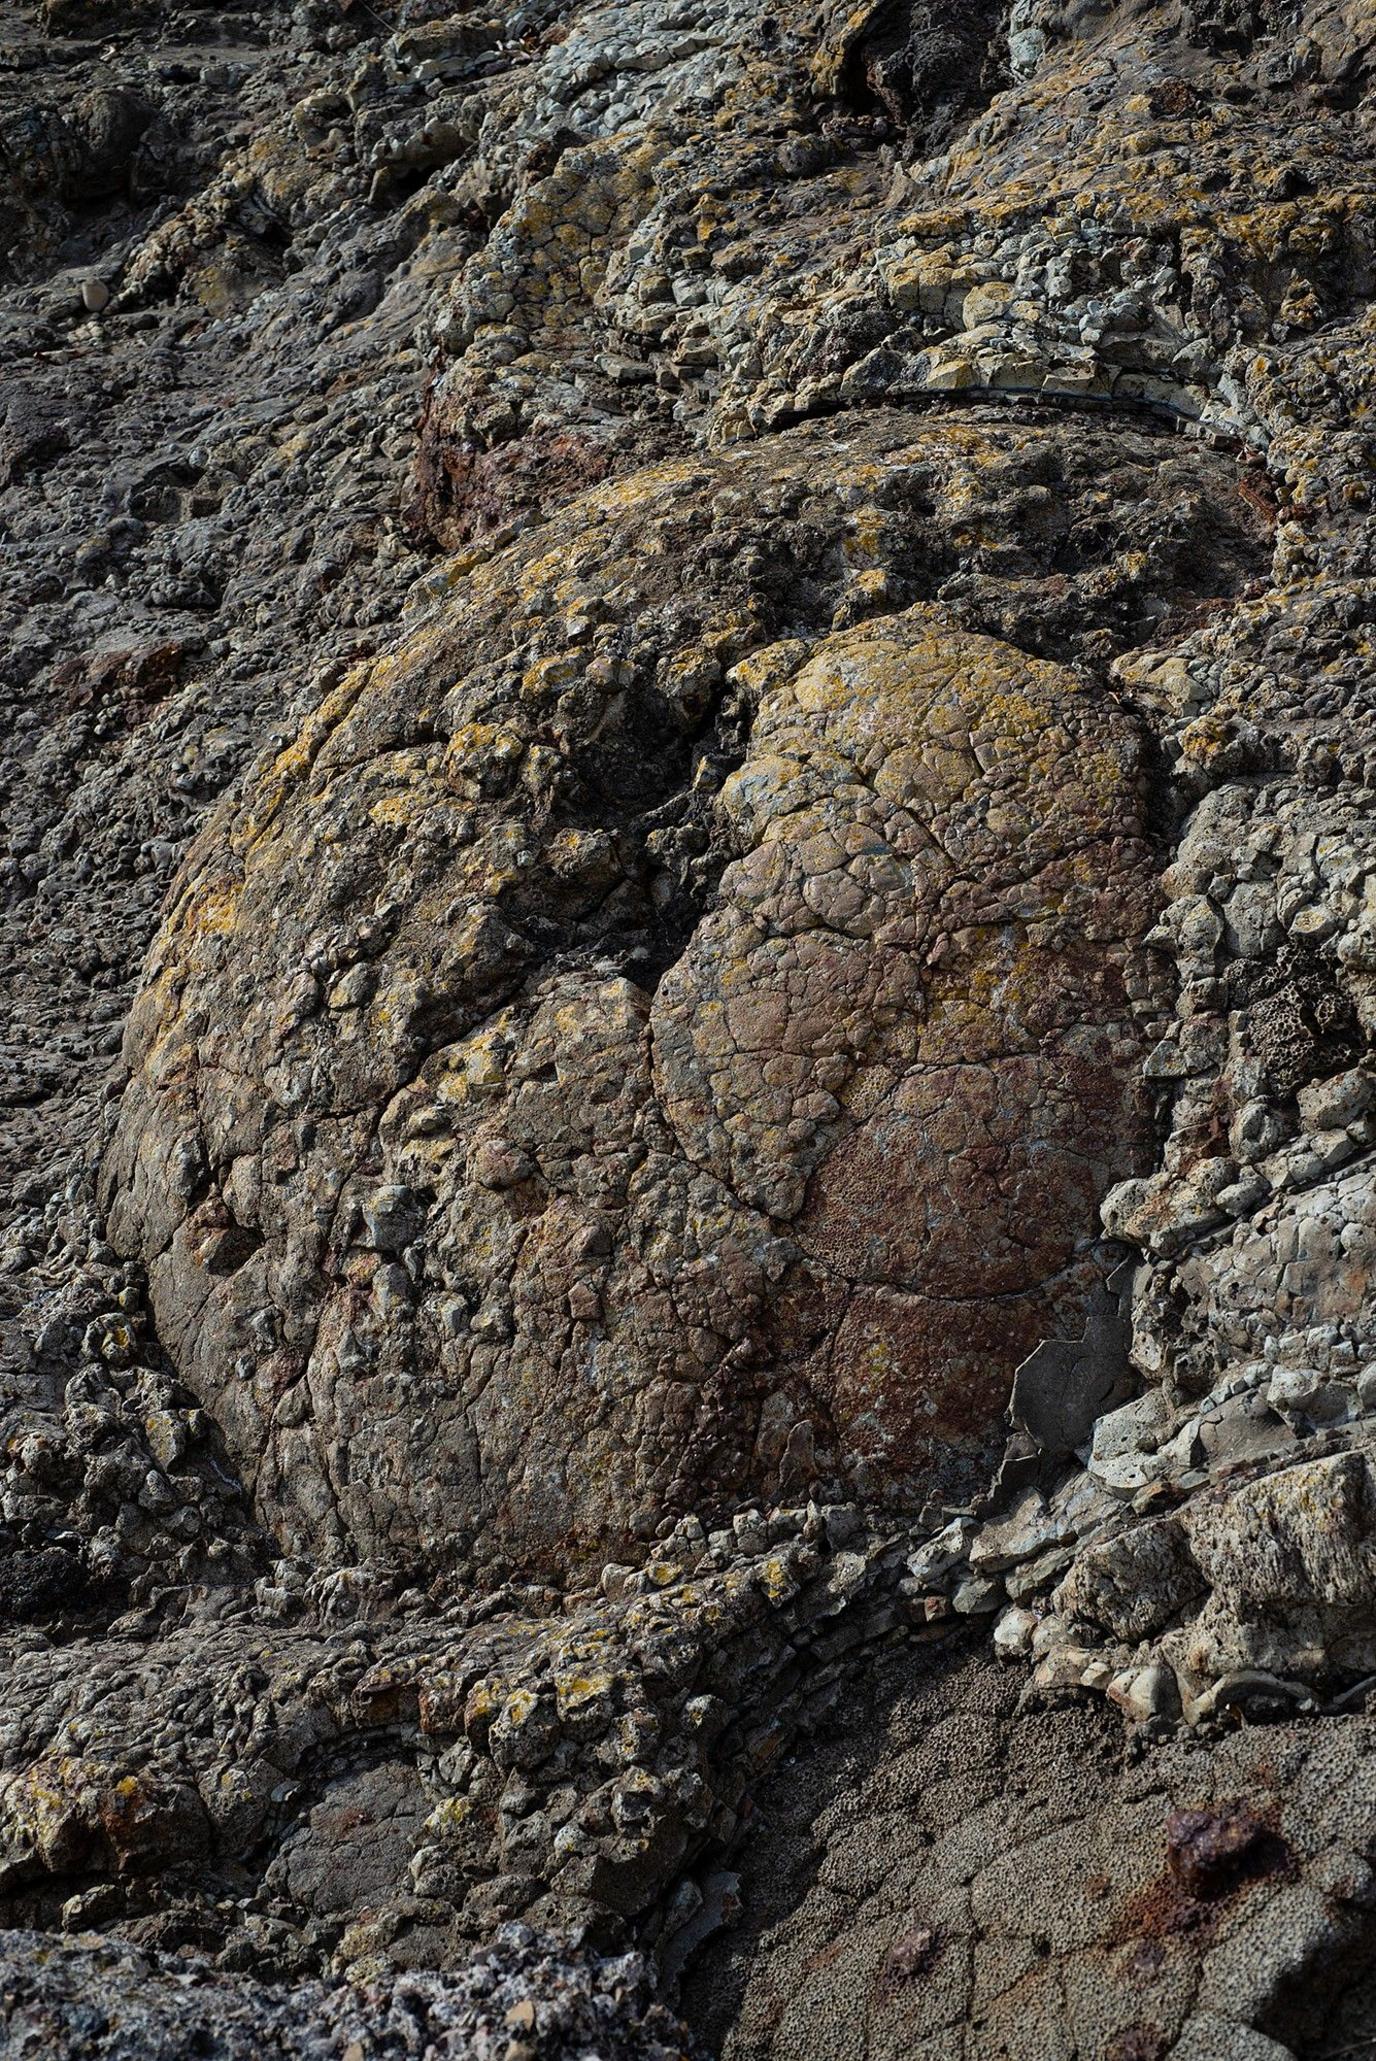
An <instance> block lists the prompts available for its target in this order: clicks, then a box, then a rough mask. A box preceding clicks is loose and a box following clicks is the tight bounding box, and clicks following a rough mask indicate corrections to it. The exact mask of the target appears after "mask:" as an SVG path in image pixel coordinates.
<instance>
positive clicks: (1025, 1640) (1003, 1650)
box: [994, 1604, 1037, 1660]
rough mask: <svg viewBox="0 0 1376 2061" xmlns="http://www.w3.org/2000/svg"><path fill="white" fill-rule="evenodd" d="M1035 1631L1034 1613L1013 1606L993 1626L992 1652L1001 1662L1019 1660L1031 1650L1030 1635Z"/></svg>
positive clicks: (1035, 1619)
mask: <svg viewBox="0 0 1376 2061" xmlns="http://www.w3.org/2000/svg"><path fill="white" fill-rule="evenodd" d="M1036 1629H1037V1618H1036V1614H1035V1612H1033V1611H1031V1610H1022V1609H1020V1608H1018V1606H1017V1605H1016V1604H1015V1605H1014V1607H1013V1608H1012V1609H1011V1610H1005V1611H1004V1612H1003V1614H1002V1616H1001V1617H1000V1618H999V1621H998V1623H997V1624H996V1625H995V1626H994V1651H995V1653H997V1654H998V1655H999V1657H1000V1659H1003V1660H1021V1659H1022V1657H1023V1655H1024V1654H1025V1653H1030V1652H1031V1650H1032V1634H1033V1633H1034V1632H1035V1631H1036Z"/></svg>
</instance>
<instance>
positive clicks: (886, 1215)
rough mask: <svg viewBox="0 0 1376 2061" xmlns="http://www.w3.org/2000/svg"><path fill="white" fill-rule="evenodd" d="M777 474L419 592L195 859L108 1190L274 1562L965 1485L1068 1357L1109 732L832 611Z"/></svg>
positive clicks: (963, 645) (1082, 1227)
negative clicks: (1035, 1372) (1013, 1416)
mask: <svg viewBox="0 0 1376 2061" xmlns="http://www.w3.org/2000/svg"><path fill="white" fill-rule="evenodd" d="M806 459H807V453H806V452H804V453H803V454H802V456H801V457H799V458H798V460H797V462H796V464H795V471H794V474H793V475H792V485H791V486H788V487H787V491H788V492H791V493H793V494H794V496H795V499H796V501H797V504H798V506H799V507H803V506H806V508H807V509H808V510H809V511H810V514H809V518H808V519H809V523H810V528H809V529H807V531H806V533H804V531H803V529H802V528H801V526H798V527H794V528H792V529H790V526H789V524H788V523H786V522H783V521H781V520H780V518H779V515H778V509H777V506H776V508H775V510H774V511H773V513H772V516H771V520H770V523H769V524H768V526H767V527H765V528H764V530H763V534H765V535H767V536H772V537H775V538H776V539H777V540H778V541H777V543H776V546H775V547H774V555H773V556H772V557H771V556H770V553H769V551H768V550H766V549H764V548H762V547H759V546H757V545H751V546H750V547H749V548H747V547H746V546H745V545H743V544H742V543H741V541H740V535H739V526H740V523H741V519H742V518H741V513H740V491H739V486H738V485H737V486H733V485H732V484H731V479H730V478H729V477H728V476H727V475H725V474H724V473H723V472H717V471H714V470H713V469H712V467H710V466H698V467H693V466H690V465H687V464H683V465H676V466H666V467H662V468H659V469H658V470H657V471H655V472H654V473H652V474H649V475H645V476H642V477H641V478H640V479H639V480H637V481H633V482H631V483H629V484H624V483H623V484H621V485H611V484H609V485H606V486H604V487H601V488H598V489H595V490H594V491H593V492H592V493H591V494H589V495H587V496H585V497H584V499H583V501H582V502H580V503H579V504H577V505H576V506H575V508H574V509H573V511H572V512H569V511H564V512H563V513H562V514H561V517H560V518H559V523H558V535H557V537H556V539H555V540H554V544H555V546H557V548H555V547H554V546H552V545H551V540H550V538H549V537H548V536H544V537H543V538H542V537H540V536H537V537H536V538H534V539H533V540H525V541H522V542H520V543H518V544H516V545H513V546H511V547H509V548H508V549H507V550H506V551H504V552H502V553H499V554H497V555H496V556H492V557H489V558H488V559H487V560H486V561H485V562H481V563H478V564H476V565H469V566H468V567H463V566H461V565H457V564H456V565H453V566H451V567H449V568H446V569H444V570H443V571H442V572H441V573H440V574H439V575H437V576H436V578H435V580H434V581H433V582H432V596H431V598H432V601H433V607H432V610H431V613H430V615H429V616H428V617H426V618H425V620H423V621H422V622H421V623H420V624H419V625H418V627H416V628H415V629H414V630H413V631H412V632H411V633H410V635H409V637H408V638H407V639H406V640H405V641H404V642H403V643H402V644H401V645H400V647H399V648H398V649H397V650H395V651H394V652H392V653H391V654H389V655H387V656H385V657H382V658H379V659H376V660H373V661H370V662H367V663H365V664H362V665H360V666H358V667H357V668H356V669H355V670H354V671H353V672H352V673H351V674H349V675H348V676H347V677H346V678H345V679H344V680H343V681H342V683H341V684H340V685H338V686H337V687H336V688H335V690H334V691H333V692H332V693H331V694H330V695H329V696H328V697H327V698H326V700H325V701H324V703H323V705H322V706H321V708H320V709H319V711H318V712H317V713H316V714H315V715H314V716H312V717H311V719H310V720H309V721H308V722H307V723H306V724H305V726H304V728H303V729H302V731H301V732H300V734H299V736H297V737H296V738H295V739H294V740H293V741H292V742H291V743H290V744H289V745H288V746H287V747H286V748H285V749H282V750H280V751H278V752H276V753H271V754H269V755H267V756H266V757H265V758H264V759H263V760H262V761H261V762H260V764H259V766H258V767H257V769H256V770H255V772H254V773H253V775H252V776H251V778H250V780H249V782H248V784H247V787H246V789H245V792H244V794H243V796H242V798H241V799H240V800H239V801H238V802H237V803H236V804H235V805H234V806H233V807H232V808H230V809H228V810H227V811H225V812H223V813H222V814H221V816H220V817H219V818H218V819H217V821H216V823H215V824H214V825H213V826H212V827H211V829H210V831H209V832H208V833H207V834H206V835H205V836H204V837H203V838H202V839H201V840H200V842H199V844H198V846H197V847H196V849H195V851H194V853H193V855H192V858H191V860H190V862H189V864H188V867H187V870H186V873H185V875H184V877H183V879H182V881H181V882H180V884H179V887H178V890H177V892H176V894H175V896H174V899H173V902H172V904H171V906H170V908H169V910H168V913H167V916H166V919H165V922H164V925H163V929H162V932H161V935H160V937H159V940H158V942H157V944H156V947H155V949H154V952H153V955H152V958H151V961H150V964H149V968H148V973H147V982H146V986H145V989H144V992H143V994H142V997H141V999H140V1002H139V1003H138V1005H137V1007H136V1009H135V1012H134V1015H133V1018H132V1020H131V1025H130V1030H129V1035H128V1040H127V1043H126V1059H127V1062H128V1065H129V1069H130V1078H129V1081H128V1085H127V1087H126V1089H125V1092H124V1095H123V1100H122V1103H121V1106H120V1111H119V1117H118V1124H117V1128H116V1131H115V1135H114V1138H113V1141H112V1143H111V1145H110V1148H109V1151H108V1153H107V1157H106V1162H105V1167H104V1177H103V1178H104V1196H105V1200H106V1203H107V1208H108V1214H109V1220H110V1225H111V1236H112V1238H113V1239H114V1241H115V1243H116V1244H117V1246H118V1247H119V1248H120V1249H121V1250H122V1251H124V1252H126V1253H134V1254H138V1255H139V1256H140V1257H142V1258H143V1259H144V1260H145V1261H146V1263H147V1266H148V1270H149V1278H150V1284H151V1294H152V1300H153V1306H154V1311H155V1315H156V1319H157V1323H158V1326H159V1331H160V1335H161V1337H162V1340H163V1342H164V1344H165V1346H166V1348H167V1350H168V1351H169V1353H170V1354H171V1356H172V1358H173V1360H174V1362H175V1363H176V1365H177V1367H178V1368H179V1370H180V1372H181V1374H182V1376H183V1378H184V1379H185V1381H186V1382H187V1383H188V1385H189V1386H190V1388H191V1389H192V1390H193V1391H194V1392H195V1394H196V1395H197V1396H198V1398H199V1399H200V1400H201V1401H202V1402H203V1403H204V1404H205V1406H206V1407H207V1408H208V1409H209V1410H210V1411H211V1412H213V1414H214V1415H215V1417H216V1418H217V1420H218V1422H219V1423H220V1425H221V1426H222V1428H223V1431H224V1434H225V1436H226V1439H227V1441H228V1444H229V1448H230V1450H231V1452H232V1453H233V1455H234V1457H235V1460H236V1461H237V1463H238V1464H239V1465H240V1466H241V1468H242V1469H243V1471H244V1475H245V1478H246V1480H247V1481H248V1483H249V1485H250V1488H251V1491H252V1493H253V1495H254V1497H255V1500H256V1504H257V1507H258V1509H259V1511H260V1513H261V1515H262V1516H263V1518H264V1520H265V1522H267V1523H268V1524H269V1525H270V1526H271V1527H272V1528H273V1529H274V1531H275V1532H276V1534H277V1536H278V1538H279V1539H280V1541H281V1543H282V1545H283V1547H284V1548H285V1549H287V1550H289V1551H292V1552H297V1553H301V1554H306V1555H309V1556H311V1557H313V1558H316V1559H323V1560H335V1561H347V1560H351V1559H356V1558H359V1557H361V1556H381V1557H386V1558H391V1559H394V1560H396V1561H399V1562H402V1563H405V1564H408V1565H415V1566H418V1567H437V1566H450V1567H456V1568H461V1567H462V1566H464V1565H465V1564H467V1563H468V1562H469V1561H470V1560H477V1561H480V1562H483V1563H488V1564H492V1563H501V1564H507V1565H512V1566H524V1567H536V1566H541V1565H544V1566H550V1565H557V1566H567V1565H568V1564H570V1562H571V1561H579V1560H590V1559H593V1558H594V1557H595V1556H596V1555H598V1554H605V1553H606V1552H608V1551H611V1552H615V1551H616V1550H617V1548H618V1543H619V1542H620V1543H623V1544H624V1542H625V1540H626V1539H627V1537H628V1535H630V1534H636V1535H639V1536H641V1537H646V1536H649V1535H651V1534H652V1532H653V1530H654V1528H655V1526H656V1525H657V1524H658V1523H659V1521H660V1520H661V1519H662V1518H663V1517H664V1516H665V1515H666V1514H670V1513H672V1512H674V1511H676V1510H681V1509H682V1508H684V1507H690V1508H699V1509H702V1510H703V1511H704V1512H705V1511H707V1510H708V1509H709V1508H710V1507H712V1506H720V1505H721V1504H723V1503H728V1504H729V1502H730V1500H731V1499H732V1498H733V1497H738V1496H740V1495H742V1494H747V1493H754V1492H765V1493H770V1494H780V1493H782V1494H788V1495H791V1496H797V1495H804V1494H808V1493H822V1494H827V1493H833V1492H835V1491H836V1489H837V1488H841V1489H845V1490H847V1491H855V1490H858V1491H860V1492H861V1493H863V1494H865V1495H867V1496H870V1497H873V1498H879V1499H889V1500H894V1501H898V1502H910V1501H913V1500H918V1501H920V1500H922V1499H924V1498H925V1497H926V1496H927V1495H928V1494H929V1493H930V1492H931V1491H932V1489H933V1488H934V1487H943V1488H952V1489H963V1488H964V1487H966V1486H968V1484H969V1482H970V1480H971V1479H972V1476H973V1471H974V1470H975V1468H976V1467H977V1466H978V1465H981V1464H982V1463H983V1462H984V1460H985V1459H987V1457H988V1454H989V1453H990V1451H991V1450H992V1449H993V1447H994V1446H995V1445H996V1444H997V1439H998V1429H999V1420H1000V1417H1001V1413H1002V1410H1003V1407H1004V1403H1005V1400H1006V1396H1007V1391H1008V1386H1009V1381H1010V1377H1011V1374H1012V1371H1013V1369H1014V1367H1015V1366H1016V1364H1017V1362H1018V1361H1019V1360H1020V1359H1021V1358H1022V1357H1023V1356H1024V1355H1025V1354H1026V1353H1027V1352H1028V1351H1029V1350H1030V1349H1031V1347H1032V1346H1033V1345H1034V1344H1036V1342H1037V1341H1038V1340H1039V1339H1040V1338H1041V1337H1043V1336H1045V1335H1046V1334H1047V1333H1048V1332H1049V1331H1054V1330H1056V1329H1065V1328H1066V1327H1067V1326H1069V1327H1070V1328H1072V1329H1073V1328H1075V1325H1076V1322H1077V1319H1078V1314H1079V1305H1080V1302H1081V1299H1082V1295H1083V1291H1084V1286H1085V1282H1086V1278H1087V1268H1088V1264H1089V1263H1088V1261H1087V1259H1086V1258H1085V1247H1086V1244H1087V1242H1088V1241H1089V1240H1091V1239H1092V1237H1093V1235H1094V1231H1095V1224H1096V1210H1097V1204H1098V1200H1099V1198H1100V1196H1101V1195H1102V1193H1103V1192H1104V1190H1105V1189H1106V1188H1107V1187H1108V1186H1110V1185H1111V1184H1112V1183H1113V1182H1114V1181H1115V1180H1117V1179H1119V1178H1121V1177H1122V1176H1123V1175H1124V1174H1126V1173H1128V1172H1131V1171H1132V1170H1133V1169H1134V1167H1135V1166H1136V1165H1138V1164H1140V1163H1141V1152H1142V1147H1143V1144H1144V1129H1143V1116H1142V1112H1141V1110H1140V1108H1139V1106H1138V1099H1137V1093H1138V1091H1137V1087H1136V1080H1137V1064H1136V1062H1137V1058H1138V1055H1139V1051H1140V1047H1141V1033H1140V1032H1139V1030H1138V1029H1137V1028H1136V1027H1135V1024H1134V1004H1133V1002H1132V1000H1131V999H1130V995H1132V994H1136V993H1137V992H1138V988H1137V986H1136V984H1135V983H1136V979H1137V977H1138V972H1139V971H1140V969H1139V967H1138V959H1137V955H1138V953H1139V950H1140V939H1141V937H1142V935H1143V934H1144V932H1145V930H1146V929H1147V927H1148V926H1149V924H1150V921H1151V918H1152V906H1153V896H1154V890H1153V864H1152V854H1151V849H1150V843H1149V840H1148V838H1147V835H1146V832H1145V828H1144V815H1145V801H1144V787H1145V780H1144V772H1143V766H1142V762H1141V755H1140V750H1139V741H1138V736H1137V732H1136V728H1135V726H1134V724H1133V722H1132V720H1131V719H1130V717H1128V716H1127V715H1126V714H1125V713H1124V712H1122V711H1121V710H1120V709H1119V708H1117V707H1116V706H1115V705H1114V704H1113V703H1112V702H1111V701H1110V700H1109V699H1108V697H1107V696H1106V695H1105V694H1104V693H1103V692H1102V691H1100V690H1098V689H1095V688H1092V687H1090V686H1087V685H1085V684H1084V683H1082V682H1081V681H1080V680H1078V679H1077V678H1076V677H1075V676H1074V675H1072V674H1070V673H1069V672H1067V671H1065V670H1063V669H1061V668H1059V667H1057V666H1055V665H1053V664H1050V663H1048V662H1046V661H1044V660H1039V659H1035V658H1031V657H1028V656H1026V655H1024V654H1023V653H1021V652H1019V651H1017V650H1015V649H1013V648H1012V647H1011V646H1009V645H1007V644H1003V643H1000V642H997V641H995V640H993V639H990V638H988V637H985V636H981V635H976V634H973V633H971V632H969V631H967V630H964V629H962V628H961V627H959V626H958V624H957V622H956V621H955V619H954V618H953V617H952V616H951V615H950V614H949V613H948V612H945V611H942V610H940V609H937V608H934V607H928V606H916V607H913V608H909V609H907V610H906V611H900V612H895V613H893V614H890V615H886V616H882V617H880V618H877V619H873V620H869V621H862V622H860V623H858V624H856V625H854V626H853V627H848V628H847V627H843V628H833V627H832V626H831V625H832V620H833V613H834V604H835V594H834V592H831V593H828V591H827V589H826V586H825V581H826V579H827V578H829V577H831V574H830V573H829V572H828V570H827V568H828V567H829V566H830V565H831V564H832V563H833V560H834V559H835V556H836V554H835V551H834V548H833V547H834V542H835V537H836V535H837V533H838V531H839V528H840V523H841V517H840V515H839V513H838V512H837V510H838V509H839V508H840V507H841V506H842V504H843V498H844V497H843V495H842V493H841V489H842V487H843V486H844V481H845V477H846V471H845V468H846V464H847V459H846V453H845V450H844V447H833V449H832V453H831V457H830V460H829V461H828V462H829V463H830V465H831V468H832V470H831V474H830V476H828V474H827V471H826V467H825V466H824V465H823V464H822V462H821V460H820V459H819V458H818V456H817V454H816V453H815V452H814V453H813V455H812V461H811V464H810V466H809V464H808V463H806V462H804V461H805V460H806ZM750 462H751V461H749V460H744V459H743V460H740V461H738V462H737V465H736V470H735V475H734V477H735V480H736V482H738V483H739V481H741V480H742V479H745V480H747V481H748V479H749V463H750ZM771 464H772V466H773V468H774V469H773V471H771V472H770V474H769V475H768V477H769V479H770V480H771V481H773V482H774V486H773V487H772V488H771V491H774V492H776V493H778V492H783V491H784V489H782V488H779V487H778V484H777V481H778V465H779V461H778V458H777V456H775V457H774V458H773V459H772V460H771ZM786 484H787V483H786ZM829 491H834V492H835V493H836V495H837V499H836V502H835V505H834V506H833V507H831V509H830V512H828V504H827V502H826V494H827V493H828V492H829ZM829 523H830V524H831V525H832V527H831V528H830V529H829V528H828V524H829ZM733 537H734V538H735V539H736V546H735V548H731V542H730V540H731V539H732V538H733ZM809 552H811V553H812V554H813V555H812V560H811V569H809V561H808V557H807V554H808V553H809ZM842 620H844V617H842Z"/></svg>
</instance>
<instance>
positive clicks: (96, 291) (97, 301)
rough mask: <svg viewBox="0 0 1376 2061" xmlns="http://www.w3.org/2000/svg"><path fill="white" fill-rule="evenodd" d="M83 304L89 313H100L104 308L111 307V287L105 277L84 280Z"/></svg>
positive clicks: (82, 290) (82, 285)
mask: <svg viewBox="0 0 1376 2061" xmlns="http://www.w3.org/2000/svg"><path fill="white" fill-rule="evenodd" d="M81 305H82V307H83V308H84V309H85V310H86V312H87V314H88V315H98V314H99V313H100V311H101V309H102V308H108V307H109V305H110V289H109V287H108V286H107V285H106V284H105V281H104V280H103V279H83V280H82V282H81Z"/></svg>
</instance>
